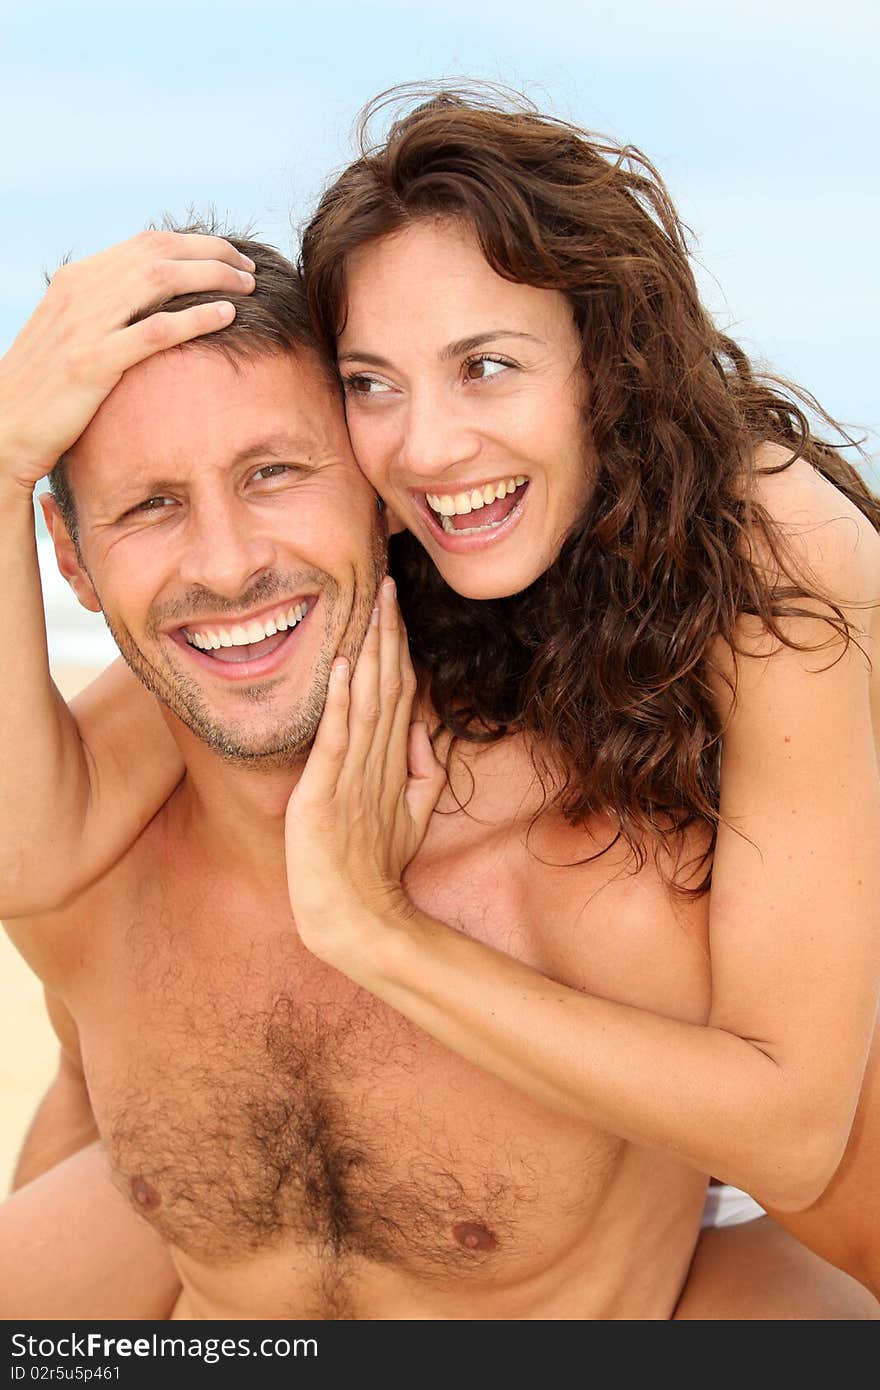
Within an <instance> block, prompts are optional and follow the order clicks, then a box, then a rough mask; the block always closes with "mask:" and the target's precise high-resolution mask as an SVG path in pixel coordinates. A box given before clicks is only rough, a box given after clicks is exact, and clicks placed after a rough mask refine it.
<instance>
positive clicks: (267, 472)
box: [253, 463, 292, 482]
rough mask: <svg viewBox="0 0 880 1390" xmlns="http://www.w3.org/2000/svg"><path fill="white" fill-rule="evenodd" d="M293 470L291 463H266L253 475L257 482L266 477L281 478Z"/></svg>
mask: <svg viewBox="0 0 880 1390" xmlns="http://www.w3.org/2000/svg"><path fill="white" fill-rule="evenodd" d="M291 471H292V470H291V467H290V464H289V463H264V464H263V467H262V468H258V469H257V471H256V473H254V475H253V476H254V478H255V479H256V481H257V482H262V481H263V479H264V478H280V477H282V476H283V475H284V474H285V473H290V472H291Z"/></svg>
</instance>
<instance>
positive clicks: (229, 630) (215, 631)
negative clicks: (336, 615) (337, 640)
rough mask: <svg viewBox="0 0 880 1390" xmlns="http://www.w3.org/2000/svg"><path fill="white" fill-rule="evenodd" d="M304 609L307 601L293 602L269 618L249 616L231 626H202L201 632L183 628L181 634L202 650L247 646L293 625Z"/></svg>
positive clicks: (305, 610)
mask: <svg viewBox="0 0 880 1390" xmlns="http://www.w3.org/2000/svg"><path fill="white" fill-rule="evenodd" d="M308 611H309V606H308V604H307V603H295V604H293V605H292V606H291V607H290V608H285V609H279V611H278V612H277V613H273V614H272V616H271V618H252V619H251V621H250V622H248V623H235V624H234V625H233V626H232V627H206V628H204V629H203V630H202V631H201V632H188V631H187V630H186V629H185V628H184V636H185V637H186V640H187V642H189V644H190V645H191V646H193V647H198V648H199V651H203V652H212V651H216V650H217V648H218V647H249V646H253V644H254V643H255V642H262V641H263V639H264V638H266V637H274V636H275V634H276V632H286V631H287V629H288V628H289V627H296V625H297V623H298V622H301V620H302V619H303V618H304V617H305V616H306V613H308Z"/></svg>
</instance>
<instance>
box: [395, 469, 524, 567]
mask: <svg viewBox="0 0 880 1390" xmlns="http://www.w3.org/2000/svg"><path fill="white" fill-rule="evenodd" d="M528 486H529V480H528V478H526V477H524V476H523V475H522V474H517V475H516V476H515V477H510V478H500V479H498V480H497V481H494V482H489V483H480V484H478V485H477V486H475V487H471V488H465V489H462V490H460V491H457V492H445V493H430V492H429V493H416V494H415V495H416V497H417V498H418V500H419V502H420V503H421V507H422V511H423V512H424V514H425V515H426V516H427V518H428V521H429V524H430V528H431V531H432V532H433V533H434V535H436V536H437V538H438V540H440V541H441V544H445V545H446V548H447V549H449V548H450V546H449V544H448V540H447V538H450V539H454V540H455V541H464V540H470V541H472V542H473V541H474V540H475V539H476V540H478V542H479V541H487V540H490V539H494V538H495V536H497V535H498V534H499V533H500V532H501V531H502V530H504V531H505V532H506V531H507V530H509V529H510V526H511V525H512V524H513V522H514V520H515V519H517V518H518V516H519V513H520V508H521V504H522V501H523V499H524V497H525V494H526V492H527V490H528ZM454 548H455V549H458V548H459V547H458V545H455V546H454ZM469 548H471V547H469Z"/></svg>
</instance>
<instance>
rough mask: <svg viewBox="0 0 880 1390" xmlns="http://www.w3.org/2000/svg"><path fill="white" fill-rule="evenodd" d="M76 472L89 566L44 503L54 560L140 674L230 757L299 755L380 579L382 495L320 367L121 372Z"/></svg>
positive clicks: (191, 350) (303, 360) (214, 362)
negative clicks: (335, 664)
mask: <svg viewBox="0 0 880 1390" xmlns="http://www.w3.org/2000/svg"><path fill="white" fill-rule="evenodd" d="M68 458H69V467H70V479H71V483H72V487H73V490H74V494H75V498H76V507H77V516H78V521H79V547H80V557H81V564H80V563H78V561H77V558H76V555H75V553H74V549H73V545H72V543H71V542H70V541H69V539H68V538H67V535H66V532H65V531H64V528H63V525H62V524H61V522H60V520H59V518H58V516H57V512H56V511H54V504H52V503H49V520H50V523H51V524H52V527H53V533H54V535H55V539H56V550H57V552H58V558H59V564H60V566H61V569H62V572H63V573H65V574H66V575H67V577H68V578H69V579H70V580H71V583H72V585H73V587H74V590H75V592H76V593H77V596H78V597H79V599H80V601H81V602H83V603H84V604H85V605H86V606H87V607H90V608H94V609H98V608H101V609H103V612H104V614H105V616H106V619H107V622H108V624H109V626H110V629H111V631H112V632H113V636H114V637H115V639H116V641H117V644H118V645H119V648H120V650H121V652H122V654H123V656H124V657H125V659H126V661H127V662H128V663H129V665H130V666H131V667H132V669H133V670H134V672H135V674H136V675H137V676H138V677H139V678H140V680H141V681H143V683H144V684H145V685H146V686H147V688H148V689H149V690H151V691H152V692H153V693H154V694H155V695H156V696H157V697H158V698H159V699H160V700H161V701H162V702H163V703H164V704H165V705H166V706H167V707H168V708H169V709H170V710H171V711H172V712H173V713H174V714H175V715H176V716H177V717H178V718H179V719H180V720H182V722H183V723H184V724H185V725H186V726H187V727H188V728H189V729H191V730H192V732H193V733H195V734H196V735H197V736H198V737H199V738H200V739H201V740H202V741H203V742H205V743H207V744H208V745H209V746H210V747H212V748H214V749H215V750H216V751H217V752H219V753H221V754H223V755H224V756H226V757H229V758H233V759H236V760H243V761H245V762H248V763H250V764H252V765H262V766H276V765H278V764H279V763H287V762H292V761H296V760H297V759H299V758H301V757H302V756H304V754H305V753H306V752H307V751H308V747H309V745H310V743H311V740H312V738H313V736H314V733H315V729H316V728H317V724H318V720H319V719H320V715H321V710H322V708H323V704H324V698H325V695H326V689H327V681H328V678H329V672H330V666H331V664H332V661H333V658H334V656H335V655H336V653H337V652H342V653H343V654H345V655H349V656H354V655H356V653H357V651H358V650H359V649H360V645H361V642H362V641H363V638H364V635H365V633H366V630H367V626H368V624H369V619H370V613H371V611H372V608H373V604H374V601H375V595H376V590H377V587H378V584H379V582H380V580H381V577H382V574H383V573H384V568H385V535H384V525H383V523H382V520H381V518H380V517H379V515H378V512H377V508H376V499H375V494H374V493H373V490H372V488H371V487H370V486H369V484H368V483H367V482H366V481H365V479H364V478H363V476H362V474H361V473H360V472H359V470H358V468H357V466H356V464H355V462H354V458H353V456H352V453H351V448H350V445H349V442H348V435H347V433H346V428H345V420H344V415H343V410H342V405H341V403H340V401H339V399H338V397H337V395H336V394H335V392H334V390H333V388H332V386H331V385H330V383H329V382H328V380H327V378H326V375H325V373H324V372H323V370H322V368H321V365H320V363H319V362H318V361H317V360H316V359H315V358H314V356H313V355H312V354H310V353H309V352H308V351H301V352H297V353H296V354H291V353H278V354H275V355H271V356H265V355H264V356H258V357H254V358H253V359H250V360H239V361H236V362H230V361H229V360H228V359H227V358H226V357H225V356H223V354H221V353H220V352H218V351H216V350H206V349H204V348H199V347H188V348H185V349H182V350H181V349H177V350H173V351H171V352H169V353H163V354H160V355H158V356H156V357H153V358H150V359H149V360H148V361H146V362H144V363H142V364H141V365H139V366H137V367H134V368H132V370H131V371H129V372H127V373H126V375H125V376H124V377H123V379H122V381H121V382H120V384H119V385H118V386H117V387H116V389H115V390H114V391H113V393H112V394H111V395H110V397H109V398H108V399H107V401H106V402H105V403H104V405H103V406H102V407H101V409H100V410H99V412H98V414H97V415H96V416H95V418H94V420H93V421H92V423H91V424H90V426H89V428H88V429H87V430H86V432H85V433H84V434H83V435H82V437H81V438H80V439H79V441H78V442H77V444H76V445H75V447H74V448H73V449H72V450H71V451H70V453H69V455H68Z"/></svg>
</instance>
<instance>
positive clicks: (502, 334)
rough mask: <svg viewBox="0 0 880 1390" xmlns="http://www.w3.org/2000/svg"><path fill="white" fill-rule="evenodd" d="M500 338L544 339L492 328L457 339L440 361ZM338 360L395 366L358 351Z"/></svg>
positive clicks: (374, 365)
mask: <svg viewBox="0 0 880 1390" xmlns="http://www.w3.org/2000/svg"><path fill="white" fill-rule="evenodd" d="M499 338H527V339H528V340H529V342H532V343H541V342H543V339H541V338H536V337H535V335H534V333H522V332H519V331H517V330H516V329H514V328H490V329H489V331H488V332H487V333H474V334H472V335H471V336H470V337H469V338H456V340H455V342H454V343H447V344H446V347H444V348H442V349H441V351H440V360H441V361H443V362H448V361H449V360H450V359H451V358H454V357H465V356H466V355H467V353H469V352H474V351H475V349H476V348H480V347H485V346H486V344H487V343H494V342H496V341H497V340H498V339H499ZM336 360H337V362H339V363H343V362H365V363H366V364H367V365H368V366H370V367H390V366H392V365H393V364H392V363H391V362H389V360H388V358H387V357H379V356H378V355H377V354H376V353H375V352H358V351H357V350H356V349H354V350H351V351H349V352H341V353H340V354H339V356H338V357H337V359H336Z"/></svg>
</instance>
